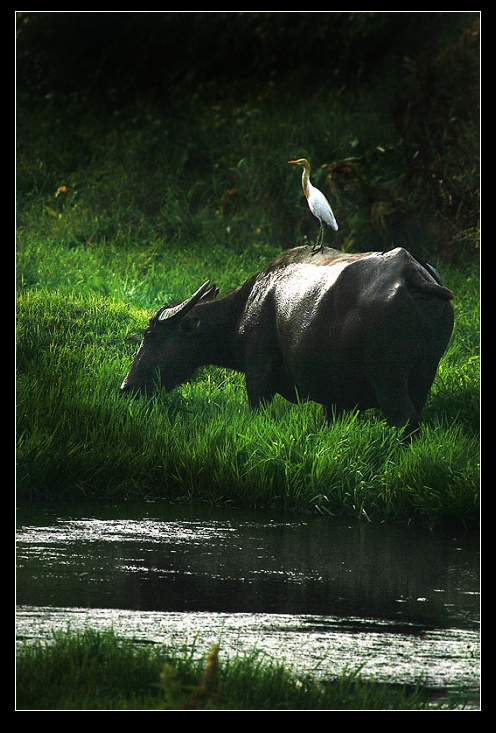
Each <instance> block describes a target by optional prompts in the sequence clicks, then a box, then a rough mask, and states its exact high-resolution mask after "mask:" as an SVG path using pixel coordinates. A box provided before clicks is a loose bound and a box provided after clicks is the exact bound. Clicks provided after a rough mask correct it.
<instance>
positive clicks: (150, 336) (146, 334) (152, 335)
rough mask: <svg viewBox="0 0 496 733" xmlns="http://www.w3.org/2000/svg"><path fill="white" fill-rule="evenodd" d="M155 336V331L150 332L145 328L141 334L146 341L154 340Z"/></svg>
mask: <svg viewBox="0 0 496 733" xmlns="http://www.w3.org/2000/svg"><path fill="white" fill-rule="evenodd" d="M156 335H157V332H156V331H152V330H151V329H150V328H147V329H146V330H145V331H144V332H143V336H144V338H146V339H148V340H150V339H154V338H155V337H156Z"/></svg>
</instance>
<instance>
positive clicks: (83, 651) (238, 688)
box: [17, 630, 471, 710]
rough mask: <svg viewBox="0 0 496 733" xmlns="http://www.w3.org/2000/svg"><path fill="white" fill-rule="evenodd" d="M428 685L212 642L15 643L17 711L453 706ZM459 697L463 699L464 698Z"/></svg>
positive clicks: (65, 638) (94, 637)
mask: <svg viewBox="0 0 496 733" xmlns="http://www.w3.org/2000/svg"><path fill="white" fill-rule="evenodd" d="M432 697H433V691H432V690H429V689H425V688H423V687H422V686H421V685H419V686H418V687H417V688H414V689H411V688H408V687H407V686H401V685H388V684H380V683H375V682H367V681H363V680H361V679H360V676H359V674H357V673H356V672H344V673H343V674H342V675H341V677H340V678H338V679H337V680H328V681H325V680H324V681H322V680H315V679H313V678H312V677H308V676H305V677H301V676H300V675H298V674H297V673H296V672H294V671H292V670H289V669H286V668H284V667H283V666H282V665H280V664H278V663H275V662H272V661H271V660H269V659H266V658H265V659H264V658H263V657H261V655H260V654H258V653H257V651H256V650H254V651H253V653H252V654H249V655H246V656H243V657H236V658H233V659H227V658H224V657H223V655H222V648H219V647H218V646H215V647H213V648H212V649H211V650H210V652H209V654H208V655H207V657H206V658H205V659H200V660H193V659H192V658H191V656H189V655H188V656H186V657H185V656H181V655H179V654H178V653H177V652H175V651H172V650H168V649H166V648H162V647H147V646H141V645H137V644H134V643H133V642H131V641H119V640H118V639H117V638H116V637H115V635H114V633H113V632H111V631H109V632H96V631H92V630H88V631H86V632H84V633H81V634H71V633H69V632H67V633H57V634H55V636H54V640H53V641H52V642H51V643H50V644H46V645H45V644H43V643H41V642H38V643H36V644H34V645H31V644H25V645H24V646H22V647H20V650H19V653H18V661H17V709H18V710H422V709H431V710H432V709H444V710H447V709H452V708H457V709H460V706H461V705H463V700H461V699H455V698H452V699H444V700H443V701H442V702H439V703H432ZM466 703H467V704H468V705H469V706H470V704H471V701H470V700H468V701H466Z"/></svg>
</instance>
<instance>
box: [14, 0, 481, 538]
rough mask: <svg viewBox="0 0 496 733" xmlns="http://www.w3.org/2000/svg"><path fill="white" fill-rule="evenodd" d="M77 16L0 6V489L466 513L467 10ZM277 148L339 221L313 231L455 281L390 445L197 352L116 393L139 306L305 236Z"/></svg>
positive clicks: (470, 482)
mask: <svg viewBox="0 0 496 733" xmlns="http://www.w3.org/2000/svg"><path fill="white" fill-rule="evenodd" d="M102 15H105V17H104V18H103V19H102V18H100V16H99V15H98V14H92V13H89V14H84V13H82V14H79V13H74V14H64V13H60V14H58V13H55V14H52V13H36V12H34V13H20V14H19V41H18V158H17V161H18V165H17V203H18V213H17V226H18V245H17V278H18V311H17V314H18V321H17V323H18V351H17V365H18V388H17V405H18V408H17V416H18V425H19V427H18V429H19V447H18V484H17V487H18V497H19V499H20V500H29V499H33V498H40V499H43V498H51V497H61V496H65V497H70V496H74V495H77V496H85V495H92V496H96V497H102V498H105V497H108V496H111V495H112V496H114V495H117V496H124V495H127V494H138V495H152V496H163V497H166V498H168V499H171V500H188V501H207V502H211V503H219V502H221V503H225V502H234V503H235V504H239V505H249V506H274V507H286V508H291V509H297V510H301V511H308V510H312V511H314V510H316V509H317V510H319V511H321V512H329V513H340V514H347V515H352V516H358V517H368V518H370V519H373V520H383V519H390V520H400V521H411V520H415V521H416V520H420V521H427V522H429V523H435V522H436V521H439V520H455V521H466V522H470V521H471V520H472V519H474V518H477V516H478V493H479V477H478V463H479V452H478V451H479V449H478V428H479V417H478V396H479V387H478V265H477V261H476V258H475V256H474V255H475V254H476V252H477V248H478V190H477V189H478V163H477V153H478V118H477V112H476V108H477V104H476V100H477V89H478V14H477V13H460V14H458V13H448V14H443V13H440V14H439V13H434V14H424V13H411V14H409V13H407V14H394V13H392V14H389V13H375V14H374V13H372V14H368V13H324V14H321V15H320V16H319V14H314V13H310V14H305V13H302V14H298V13H296V14H291V13H289V14H281V15H280V16H279V15H278V14H277V13H274V14H271V13H269V14H264V13H260V14H259V13H253V14H249V13H248V14H242V13H241V14H238V13H233V14H229V13H227V14H224V13H220V14H217V13H207V14H205V15H203V14H195V13H193V14H189V13H185V14H181V13H177V14H176V13H173V14H168V13H163V14H158V15H154V14H151V15H150V14H148V13H144V14H133V13H131V14H126V13H123V14H120V13H117V14H112V13H110V14H109V15H108V17H107V15H106V14H102ZM318 16H319V17H318ZM116 29H117V30H116ZM233 33H234V34H235V36H236V44H235V46H236V47H235V48H233V46H232V44H231V42H230V39H232V37H234V36H233V35H232V34H233ZM164 34H165V35H164ZM102 37H104V38H105V41H106V43H105V44H103V43H101V42H98V43H96V42H95V43H92V42H91V40H92V39H93V40H98V39H100V41H101V39H102ZM212 37H215V39H216V43H215V53H213V49H212V42H211V39H212ZM164 38H167V39H168V42H167V43H166V44H164V42H163V39H164ZM145 39H146V40H145ZM177 39H183V40H182V41H181V48H180V51H181V52H180V53H178V52H176V51H175V50H174V49H175V46H174V40H176V42H177V43H179V41H178V40H177ZM184 39H187V43H186V41H185V40H184ZM331 39H332V41H333V42H332V43H330V42H329V41H330V40H331ZM336 39H339V53H338V52H337V51H336V53H335V54H333V52H331V49H333V48H334V47H335V43H336ZM130 47H132V48H133V53H132V54H124V55H123V54H122V49H123V48H126V49H127V48H130ZM105 48H106V49H107V50H108V54H107V55H106V54H105V53H104V52H103V49H105ZM207 48H208V53H206V49H207ZM322 48H325V49H326V53H325V54H323V53H321V52H320V51H319V49H322ZM88 49H92V51H91V53H90V54H88ZM96 49H99V50H98V53H97V52H96ZM255 49H256V51H257V52H256V53H255ZM128 57H129V58H128ZM221 58H226V59H230V63H220V59H221ZM109 59H112V61H111V63H110V64H109ZM130 59H132V63H130ZM69 60H70V63H69ZM241 61H242V62H243V63H241ZM323 71H324V72H325V73H323ZM426 100H428V104H427V101H426ZM474 100H475V103H474ZM427 109H428V110H429V114H428V115H427V114H426V110H427ZM302 155H306V156H308V157H309V158H310V159H311V160H312V163H313V164H314V167H313V171H314V173H313V180H314V182H315V183H316V184H318V185H319V186H320V187H321V188H322V189H323V190H324V191H325V193H326V194H327V195H328V196H329V197H330V198H331V200H332V204H333V208H334V210H335V213H336V216H337V219H338V221H339V224H340V228H339V232H338V233H337V234H336V236H335V237H334V238H332V239H331V235H330V234H329V235H328V237H329V238H328V243H329V244H331V245H333V246H337V247H340V248H341V249H344V250H353V251H368V250H377V249H383V248H387V247H392V246H398V245H402V246H407V247H408V248H409V249H410V250H411V251H412V252H413V253H414V254H419V255H422V256H424V257H426V258H427V259H429V260H430V261H431V262H433V263H434V264H437V265H438V267H439V269H440V271H441V273H442V276H443V278H444V280H445V282H446V284H447V286H448V287H450V288H451V289H452V290H453V292H454V293H455V301H454V305H455V309H456V324H455V331H454V335H453V338H452V341H451V343H450V346H449V348H448V351H447V353H446V354H445V356H444V358H443V360H442V362H441V366H440V369H439V373H438V376H437V379H436V382H435V384H434V388H433V390H432V394H431V397H430V400H429V402H428V404H427V406H426V408H425V411H424V414H423V431H422V434H421V436H420V437H419V439H418V440H416V441H415V442H414V443H412V444H411V445H409V446H405V445H402V444H401V443H400V441H399V440H398V436H397V435H396V433H395V432H394V431H391V430H389V429H388V428H387V427H386V426H385V424H384V422H383V421H382V416H381V415H380V413H377V412H368V413H366V414H365V415H359V416H358V415H355V414H348V415H345V416H344V417H343V418H342V419H341V420H339V421H338V422H336V424H335V425H333V426H332V427H331V428H329V427H328V426H327V425H325V424H324V421H323V418H322V412H321V409H320V407H318V406H316V405H313V404H305V405H299V406H290V405H289V404H287V403H285V402H284V401H283V400H282V399H276V400H275V402H274V403H273V404H272V405H271V406H270V407H269V408H267V409H266V410H263V411H262V412H261V413H260V414H257V415H252V414H250V413H249V411H248V407H247V402H246V396H245V391H244V384H243V378H242V376H241V375H239V374H235V373H232V372H227V371H224V370H220V369H214V368H208V369H204V370H202V371H200V372H198V374H197V375H196V378H195V379H194V380H192V381H191V382H190V383H189V384H187V385H184V386H183V387H181V388H180V389H178V390H176V391H175V392H173V393H171V394H168V395H166V394H164V393H162V394H159V395H158V396H157V397H156V398H154V399H152V400H141V401H138V400H132V399H123V398H122V397H121V396H120V395H119V391H118V388H119V385H120V383H121V381H122V379H123V377H124V375H125V374H126V372H127V370H128V368H129V365H130V363H131V361H132V358H133V354H134V353H135V351H136V349H137V346H138V343H139V340H140V334H141V332H142V330H143V328H144V326H145V325H146V323H147V320H148V318H149V316H150V315H151V314H152V313H153V312H154V310H156V309H157V308H158V307H159V306H160V305H162V304H163V303H165V302H167V303H169V302H174V301H176V302H177V301H179V300H182V299H184V298H186V297H187V296H189V295H190V294H191V293H192V292H193V291H194V290H196V289H197V288H198V287H199V285H200V284H201V283H203V282H204V281H205V280H206V279H207V278H209V279H211V280H212V281H215V282H216V283H217V285H218V286H219V288H220V291H221V293H222V294H224V293H227V292H229V291H230V290H232V289H233V288H235V287H237V286H238V285H240V284H241V283H242V282H243V281H244V280H245V279H246V278H247V277H249V276H251V275H252V274H253V273H254V272H256V271H258V270H259V269H260V268H261V267H263V266H264V265H265V264H266V263H267V261H269V260H270V259H271V258H272V257H274V256H275V255H277V254H278V253H280V252H281V250H282V249H283V248H286V247H289V246H294V245H296V244H303V243H305V242H309V241H312V240H313V239H314V237H315V235H316V233H317V228H318V224H317V222H316V220H315V219H314V218H313V217H312V215H311V214H310V212H309V211H308V208H307V207H306V203H305V202H304V199H303V197H302V193H301V187H300V182H299V180H298V176H297V175H295V172H294V171H292V170H291V169H290V167H289V166H287V160H289V159H290V158H295V157H300V156H302Z"/></svg>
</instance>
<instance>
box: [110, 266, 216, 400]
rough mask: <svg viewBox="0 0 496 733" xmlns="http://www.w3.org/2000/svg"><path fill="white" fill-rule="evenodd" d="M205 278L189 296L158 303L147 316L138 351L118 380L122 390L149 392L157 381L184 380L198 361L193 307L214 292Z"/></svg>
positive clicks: (171, 383)
mask: <svg viewBox="0 0 496 733" xmlns="http://www.w3.org/2000/svg"><path fill="white" fill-rule="evenodd" d="M218 292H219V291H218V289H217V287H216V286H215V285H210V281H209V280H207V281H206V282H205V283H203V285H202V286H201V288H198V290H197V291H196V293H194V294H193V295H192V296H191V298H188V299H187V300H185V301H184V302H183V303H180V304H179V305H176V306H174V307H172V308H169V307H167V306H162V308H159V310H158V311H157V312H156V313H155V314H154V315H153V316H152V317H151V318H150V321H149V323H148V326H147V327H146V329H145V332H144V334H143V340H142V341H141V344H140V347H139V349H138V353H137V354H136V356H135V357H134V361H133V363H132V365H131V368H130V370H129V372H128V373H127V375H126V377H125V379H124V381H123V382H122V384H121V390H122V391H123V392H146V393H152V392H153V390H154V388H155V386H156V385H157V384H160V385H162V386H163V387H165V389H167V390H171V389H174V387H177V386H178V385H179V384H182V383H183V382H185V381H186V380H188V379H189V378H190V377H191V376H192V374H193V372H194V371H195V369H196V368H197V367H198V366H199V365H200V364H201V353H200V351H201V344H200V343H199V340H198V337H197V332H198V329H199V325H200V319H199V317H198V316H197V315H195V313H193V312H192V311H193V309H194V307H195V306H196V305H197V304H198V303H200V302H205V301H207V300H211V299H213V298H215V297H216V296H217V293H218Z"/></svg>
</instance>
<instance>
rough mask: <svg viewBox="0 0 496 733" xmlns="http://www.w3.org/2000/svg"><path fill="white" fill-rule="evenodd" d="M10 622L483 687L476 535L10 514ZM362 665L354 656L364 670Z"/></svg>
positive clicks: (155, 513) (270, 522)
mask: <svg viewBox="0 0 496 733" xmlns="http://www.w3.org/2000/svg"><path fill="white" fill-rule="evenodd" d="M17 566H18V571H17V603H18V614H17V627H18V636H19V637H20V638H21V639H34V638H50V636H51V632H52V630H53V629H66V628H67V627H68V626H70V628H71V629H72V630H76V629H82V628H85V627H86V626H91V627H92V628H109V627H113V628H114V630H115V632H116V633H117V635H118V636H126V637H132V638H134V639H136V640H139V641H144V642H156V643H158V642H159V643H166V644H168V643H172V644H173V645H174V647H175V648H179V649H183V648H184V649H194V653H197V654H203V653H205V651H206V650H208V648H209V647H210V646H211V645H212V644H214V643H218V642H219V641H220V644H221V654H222V653H225V654H226V655H231V653H239V652H241V653H244V652H251V651H252V650H253V649H254V648H255V647H256V648H257V649H258V650H260V652H261V653H263V654H267V655H269V656H270V658H271V659H275V660H278V661H284V662H285V663H286V664H287V665H288V666H290V667H293V668H295V669H297V670H299V671H301V672H309V671H310V672H312V674H314V675H322V676H329V675H335V674H340V673H341V672H342V671H343V670H344V669H348V670H355V669H357V668H359V667H361V675H362V676H363V677H365V678H367V677H374V678H376V679H381V680H387V681H392V682H407V683H415V682H416V681H418V680H419V679H422V681H423V682H424V683H426V684H429V685H432V686H434V687H443V688H458V687H463V688H465V689H467V688H470V689H473V690H476V689H477V688H478V686H479V658H480V644H479V542H478V539H477V538H474V537H472V536H469V535H463V534H460V535H446V536H440V535H439V534H434V533H429V532H425V531H418V530H415V529H408V528H398V527H390V526H384V525H375V524H370V523H355V522H350V521H343V520H342V519H339V518H336V517H323V516H313V515H312V516H304V517H302V516H297V515H293V514H292V515H287V514H281V513H276V512H263V511H250V512H246V511H237V510H228V509H222V510H219V509H209V508H203V507H200V508H198V507H189V506H188V507H181V506H179V507H178V506H177V505H170V504H167V503H165V502H163V503H162V502H148V503H145V502H143V503H140V504H131V503H120V504H116V505H115V506H108V507H101V506H100V507H98V509H95V510H94V511H90V510H89V509H88V506H87V505H86V506H85V507H77V506H73V507H71V508H67V507H65V508H62V509H61V508H60V507H59V508H54V509H52V510H43V511H41V512H34V511H30V512H26V511H20V512H19V515H18V531H17ZM362 665H363V666H362Z"/></svg>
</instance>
